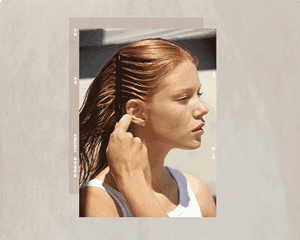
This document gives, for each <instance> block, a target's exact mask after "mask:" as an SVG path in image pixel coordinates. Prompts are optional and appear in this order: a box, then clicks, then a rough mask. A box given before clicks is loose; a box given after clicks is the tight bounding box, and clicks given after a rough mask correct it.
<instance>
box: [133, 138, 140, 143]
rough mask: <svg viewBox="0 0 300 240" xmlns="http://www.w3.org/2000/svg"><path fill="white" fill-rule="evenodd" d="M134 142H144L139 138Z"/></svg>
mask: <svg viewBox="0 0 300 240" xmlns="http://www.w3.org/2000/svg"><path fill="white" fill-rule="evenodd" d="M134 141H135V142H136V143H141V142H142V140H141V139H140V138H139V137H135V138H134Z"/></svg>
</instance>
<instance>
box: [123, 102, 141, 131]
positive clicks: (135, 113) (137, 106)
mask: <svg viewBox="0 0 300 240" xmlns="http://www.w3.org/2000/svg"><path fill="white" fill-rule="evenodd" d="M126 113H127V114H129V115H130V116H131V119H132V122H134V123H135V124H137V125H138V126H141V127H144V126H145V124H146V118H145V117H146V114H145V105H144V103H143V102H142V101H141V100H139V99H130V100H129V101H128V102H127V103H126Z"/></svg>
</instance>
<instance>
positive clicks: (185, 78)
mask: <svg viewBox="0 0 300 240" xmlns="http://www.w3.org/2000/svg"><path fill="white" fill-rule="evenodd" d="M200 87H201V85H200V82H199V78H198V74H197V68H196V67H195V65H194V64H193V63H192V62H190V61H185V62H183V63H181V64H180V65H179V66H178V67H177V68H176V69H175V70H174V71H173V73H172V74H171V75H169V76H168V77H166V78H165V79H163V80H162V82H161V83H160V85H159V87H158V91H157V92H156V93H155V94H154V95H153V97H152V98H151V101H150V102H148V104H147V109H148V119H147V122H146V126H145V127H146V129H147V130H148V131H147V132H148V133H150V132H151V134H149V135H148V136H149V137H148V140H149V141H155V142H156V143H158V144H160V145H162V146H165V147H168V148H181V149H196V148H198V147H200V145H201V135H202V134H203V133H204V131H203V129H202V128H201V129H200V130H199V128H200V127H202V126H203V125H204V120H203V118H202V117H203V116H204V115H205V114H207V113H208V108H207V107H206V106H205V105H204V104H203V102H202V101H201V99H200V96H199V93H200Z"/></svg>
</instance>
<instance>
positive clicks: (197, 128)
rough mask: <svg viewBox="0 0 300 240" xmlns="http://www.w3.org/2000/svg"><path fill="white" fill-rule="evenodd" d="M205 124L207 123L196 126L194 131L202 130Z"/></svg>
mask: <svg viewBox="0 0 300 240" xmlns="http://www.w3.org/2000/svg"><path fill="white" fill-rule="evenodd" d="M204 124H205V123H201V124H199V125H198V127H196V128H195V129H194V130H193V131H192V132H197V131H199V130H202V128H203V126H204Z"/></svg>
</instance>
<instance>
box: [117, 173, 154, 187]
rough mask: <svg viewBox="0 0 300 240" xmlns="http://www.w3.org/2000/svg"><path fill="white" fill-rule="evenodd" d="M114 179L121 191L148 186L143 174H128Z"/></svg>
mask: <svg viewBox="0 0 300 240" xmlns="http://www.w3.org/2000/svg"><path fill="white" fill-rule="evenodd" d="M114 178H115V182H116V184H117V187H118V189H119V190H120V191H122V189H128V188H136V187H137V186H143V187H145V186H148V185H147V182H146V179H145V175H144V173H143V172H135V173H126V174H122V175H118V176H115V177H114Z"/></svg>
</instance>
